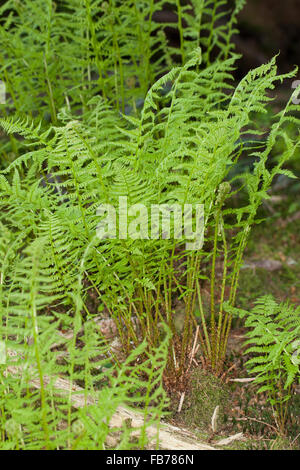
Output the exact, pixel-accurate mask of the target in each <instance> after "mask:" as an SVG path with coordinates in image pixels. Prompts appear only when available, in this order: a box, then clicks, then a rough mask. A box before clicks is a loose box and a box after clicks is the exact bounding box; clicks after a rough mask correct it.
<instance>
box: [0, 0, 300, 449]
mask: <svg viewBox="0 0 300 470" xmlns="http://www.w3.org/2000/svg"><path fill="white" fill-rule="evenodd" d="M168 3H170V2H168ZM243 3H244V2H243V1H242V0H237V1H236V2H235V3H234V9H233V11H230V12H227V11H225V9H224V7H225V5H227V1H226V2H225V1H224V0H218V1H210V0H203V1H202V2H196V1H195V2H194V1H193V2H192V6H193V8H194V12H195V16H193V15H192V12H191V10H190V8H189V7H188V6H183V5H182V4H181V2H180V1H176V2H175V1H174V2H173V4H172V5H173V7H174V8H175V11H176V12H177V20H178V21H177V28H178V31H179V35H180V41H181V45H180V60H178V54H175V51H174V50H172V49H171V48H169V47H168V44H167V41H166V37H165V35H164V31H163V26H162V25H161V24H158V23H157V22H155V21H154V14H155V13H156V12H157V11H159V10H160V9H161V8H162V7H163V5H164V2H163V1H161V2H154V1H151V2H139V3H137V2H132V1H131V0H128V1H127V0H126V1H124V2H118V1H115V0H111V1H109V2H100V1H98V0H94V1H91V0H86V1H85V2H81V1H73V0H72V2H71V1H69V0H67V1H65V2H64V3H63V5H58V6H55V4H54V2H52V1H51V0H47V1H46V2H44V3H43V4H40V5H37V3H36V2H34V1H32V0H25V1H24V2H22V3H21V2H17V1H12V0H11V1H8V2H6V4H5V6H3V7H1V8H2V10H1V11H2V13H3V14H4V13H5V15H4V16H3V18H2V19H1V29H0V33H1V38H2V39H3V44H4V48H3V53H2V57H1V68H0V74H1V79H2V80H3V81H4V82H5V83H6V85H7V90H8V100H7V104H6V105H5V106H3V107H2V110H3V117H2V118H1V120H0V125H1V127H2V128H3V130H4V132H5V135H6V136H7V137H5V139H4V146H3V152H2V157H3V158H2V168H3V171H2V172H1V175H0V191H1V198H0V224H1V227H4V229H3V230H4V231H3V233H4V236H5V238H4V239H2V240H1V242H0V249H1V253H3V256H2V257H1V263H2V264H1V282H0V288H1V302H2V303H1V308H2V312H4V314H3V315H4V316H5V318H7V322H5V323H4V324H5V325H6V324H7V325H8V326H9V328H10V329H9V337H10V341H12V343H14V342H15V343H16V344H15V346H16V347H17V348H18V347H19V346H20V345H22V347H23V343H22V341H23V340H24V338H27V337H28V335H30V334H32V333H31V332H32V331H36V330H35V327H34V330H32V329H33V325H35V326H36V325H38V322H39V321H42V322H44V323H43V329H45V331H49V332H50V330H49V328H50V324H51V321H50V318H52V319H53V317H51V315H50V317H49V318H48V317H47V315H46V309H47V308H49V309H50V310H51V311H52V313H53V315H54V318H57V319H59V321H60V322H61V324H59V325H60V327H61V325H63V326H64V324H65V323H66V324H70V325H72V326H71V328H72V329H73V330H74V331H75V336H74V337H76V334H77V332H78V331H79V329H80V328H81V327H82V324H83V323H84V322H89V321H90V320H91V319H92V317H93V316H95V313H96V312H95V311H90V308H89V305H88V296H89V293H90V292H91V291H92V292H93V295H95V296H96V298H97V302H98V308H99V312H100V314H102V315H109V317H110V318H111V319H113V321H114V322H115V325H116V328H117V331H118V339H119V340H120V343H121V347H122V352H123V353H124V354H125V356H126V357H131V354H132V352H134V350H136V351H139V354H140V357H139V361H142V362H141V364H142V363H143V361H144V360H145V361H146V362H145V364H148V363H147V360H148V359H149V357H151V355H152V354H153V352H155V351H156V350H157V351H159V350H160V349H159V348H160V345H161V344H166V343H165V342H164V340H165V338H166V332H165V329H164V327H163V325H164V324H167V326H168V331H171V333H172V340H170V341H169V344H168V358H167V367H166V368H165V379H168V380H169V379H170V380H171V383H172V384H173V385H174V387H175V386H177V385H178V384H179V385H180V386H181V385H182V383H183V382H184V380H182V377H183V378H184V375H185V373H186V371H187V370H188V369H189V367H190V363H191V359H192V356H191V352H192V351H191V349H192V342H193V339H194V333H195V331H198V330H199V329H197V326H198V323H197V322H199V323H200V326H201V328H200V333H199V336H198V337H197V338H196V340H199V341H200V345H201V354H202V358H203V362H204V364H206V365H207V367H210V368H211V369H212V370H213V371H214V372H215V373H216V374H220V373H221V371H222V369H223V368H224V363H225V360H226V346H227V341H228V336H229V332H230V328H231V320H232V315H231V314H230V313H228V312H227V311H226V310H225V309H224V302H225V301H228V303H229V305H231V306H234V303H235V299H236V292H237V287H238V279H239V270H240V266H241V263H242V258H243V252H244V249H245V247H246V244H247V240H248V237H249V233H250V229H251V226H252V225H253V224H254V223H255V222H256V213H257V209H258V207H259V205H260V204H261V202H262V200H263V199H264V198H267V197H268V193H267V191H268V189H269V188H270V186H271V184H272V181H273V178H274V177H275V175H276V174H278V173H285V174H289V173H287V172H286V171H285V170H284V164H285V162H286V161H288V159H289V158H291V157H292V156H293V154H294V152H295V149H296V148H297V146H299V141H296V140H295V138H294V136H293V135H291V134H290V133H289V131H288V129H287V128H286V124H287V123H290V122H291V123H292V125H293V126H297V125H299V120H297V119H296V118H294V117H293V113H294V111H295V110H296V109H298V108H297V107H296V105H293V104H292V98H291V100H290V101H289V103H288V104H287V106H286V108H285V109H284V110H283V111H282V112H280V113H279V114H278V115H276V116H274V123H273V124H272V126H271V128H270V129H269V130H268V131H266V130H265V129H264V130H263V131H262V130H259V129H257V125H256V121H255V115H256V114H257V113H265V112H266V110H267V106H268V104H269V102H270V101H271V96H270V93H271V92H272V90H274V88H275V86H276V83H277V82H281V81H282V80H283V79H285V78H291V77H292V76H294V75H295V73H296V71H293V72H291V73H289V74H286V75H278V74H277V67H276V58H274V59H272V60H271V61H270V62H268V63H267V64H264V65H262V66H261V67H259V68H257V69H255V70H252V71H250V72H249V73H248V74H247V75H246V77H245V78H244V79H243V80H242V81H241V82H240V83H239V84H238V85H237V86H234V85H233V83H234V81H233V71H234V68H235V67H236V61H237V59H238V56H237V55H236V54H234V51H233V44H232V43H231V37H232V34H233V33H235V32H236V31H235V24H236V15H237V14H238V12H239V11H240V9H241V7H242V5H243ZM173 26H174V25H173ZM177 52H178V51H177ZM295 93H296V92H295ZM24 114H25V117H24ZM249 135H250V136H251V137H250V138H249ZM278 142H281V149H282V152H281V155H280V157H279V158H278V159H277V163H276V164H275V165H274V166H273V167H271V166H270V164H269V160H270V156H271V154H272V152H273V151H274V148H275V146H277V145H278ZM245 154H248V155H249V154H250V155H251V156H253V157H254V158H255V165H254V170H253V171H252V172H248V173H243V174H240V175H238V176H234V178H233V177H232V176H231V175H232V174H233V173H234V172H232V171H231V170H232V169H234V168H235V166H236V164H237V162H238V160H239V158H240V157H241V156H242V155H245ZM289 175H290V174H289ZM236 182H238V187H237V189H235V188H234V189H233V187H234V184H235V185H236ZM240 190H243V191H245V193H246V203H245V204H244V206H242V207H239V208H236V206H235V205H234V202H233V197H234V196H235V194H236V193H237V192H239V191H240ZM120 197H127V198H128V202H129V204H130V205H131V204H136V203H140V202H142V203H143V204H144V205H145V206H146V207H147V208H150V206H151V205H152V204H173V203H176V204H178V205H179V206H180V207H182V206H183V205H184V204H186V203H189V204H202V205H203V206H204V214H205V217H204V243H203V247H202V248H201V249H200V250H196V251H190V250H187V249H186V248H185V242H186V240H185V239H182V240H178V241H177V240H172V239H154V240H152V239H151V238H150V237H148V238H143V237H140V238H138V239H134V240H133V239H130V238H126V237H125V238H124V239H123V238H121V237H120V239H104V240H100V239H99V238H98V237H97V225H98V223H99V217H98V216H97V209H98V207H99V205H100V204H106V203H110V204H112V205H115V206H117V205H118V201H119V198H120ZM194 221H195V216H194ZM6 240H8V241H9V242H10V243H9V244H8V243H7V242H6ZM38 247H40V248H38ZM37 249H38V251H36V250H37ZM29 253H30V254H29ZM32 253H34V256H33V258H34V262H33V264H30V263H32V261H31V258H30V257H32ZM36 253H38V256H37V255H36ZM37 259H38V264H36V262H37ZM218 263H219V264H220V265H221V266H222V269H221V271H222V275H221V277H218V276H217V269H216V266H217V264H218ZM30 266H33V267H34V269H35V271H34V273H33V271H32V269H31V267H30ZM37 266H38V267H37ZM32 273H33V274H32ZM79 273H80V276H79ZM40 276H41V278H40ZM78 276H79V277H78ZM47 279H48V280H49V284H48V285H47V282H46V280H47ZM207 285H208V290H209V302H206V303H205V302H204V295H203V294H204V292H205V291H207ZM78 286H80V288H79V287H78ZM78 289H79V292H80V294H78ZM36 296H38V305H39V306H40V308H39V311H38V315H37V314H36V311H37V310H36V307H37V304H36V301H35V298H36ZM75 299H76V300H75ZM176 302H181V303H182V304H183V309H184V324H183V330H182V331H181V332H178V331H177V329H176V315H177V312H176ZM61 310H62V311H63V313H62V312H61ZM20 312H21V313H22V315H23V316H24V318H26V324H25V326H24V325H23V323H22V321H20V316H19V313H20ZM28 312H33V313H34V312H35V314H34V315H33V313H32V315H31V317H30V318H27V317H28ZM97 313H98V312H97ZM47 318H48V319H47ZM199 319H200V320H199ZM53 321H54V320H53ZM34 322H35V323H34ZM69 322H70V323H69ZM73 322H74V324H73ZM53 325H55V323H53ZM53 325H52V326H53ZM18 328H19V332H20V335H19V336H20V338H21V339H20V338H19V337H17V338H15V337H14V333H13V332H14V331H15V332H18ZM53 328H54V327H53ZM91 337H92V336H91ZM167 337H168V338H169V336H168V335H167ZM54 339H55V338H54V336H53V337H52V336H51V340H50V337H49V340H47V341H48V342H47V345H48V344H50V343H51V341H52V340H53V341H54ZM143 339H146V343H145V348H144V349H143V350H142V351H141V350H140V349H139V346H140V344H141V343H143ZM73 341H75V340H73ZM34 344H38V343H34ZM72 344H73V345H72V347H71V349H70V351H69V354H71V357H72V360H71V364H72V366H69V367H68V368H66V370H64V372H66V373H67V374H69V375H71V376H72V377H73V376H75V375H76V373H77V370H78V368H79V369H80V367H84V370H86V367H88V366H87V362H88V361H87V352H86V356H84V357H83V356H79V358H78V360H77V359H76V354H75V352H74V351H75V345H76V343H75V342H74V343H72ZM12 346H13V345H12ZM91 347H92V346H91ZM106 347H107V348H108V351H110V354H111V353H112V351H111V348H110V345H107V344H106ZM99 348H100V346H99ZM100 349H101V348H100ZM87 350H88V349H87ZM35 351H36V352H37V353H39V349H37V348H36V346H35ZM46 352H47V348H46V346H45V349H44V350H43V351H42V356H41V354H39V356H41V357H43V354H46ZM149 355H150V356H149ZM154 357H155V356H154ZM147 358H148V359H147ZM113 359H114V360H115V361H116V364H118V358H115V357H114V358H113ZM36 362H38V360H37V358H36ZM48 363H49V364H50V363H51V359H50V358H49V357H48V356H46V360H45V361H44V363H43V364H45V365H42V366H41V367H40V375H43V370H44V367H45V372H47V364H48ZM118 365H119V366H120V364H118ZM49 367H50V366H49ZM55 367H56V366H55ZM145 367H146V366H145ZM147 367H148V366H147ZM147 367H146V368H147ZM159 370H160V369H159ZM140 373H141V374H142V368H141V369H140ZM146 375H147V374H146ZM168 375H169V377H168ZM86 377H87V379H86V380H87V381H88V383H90V384H91V383H92V379H91V375H90V372H88V374H87V376H86ZM81 378H82V377H81ZM12 389H13V387H12ZM21 392H22V391H21ZM21 392H20V393H19V392H18V395H19V396H20V395H21ZM42 403H43V405H42V413H43V420H44V421H43V422H44V423H45V424H44V425H43V426H44V433H45V439H46V440H47V442H48V441H49V440H50V438H49V437H47V436H50V434H49V432H48V431H47V426H48V424H47V423H48V411H49V410H48V405H47V399H46V395H45V396H44V398H43V400H42ZM68 406H69V408H68V413H70V405H68ZM69 416H70V415H69ZM70 423H71V420H70V417H69V418H68V426H69V428H70Z"/></svg>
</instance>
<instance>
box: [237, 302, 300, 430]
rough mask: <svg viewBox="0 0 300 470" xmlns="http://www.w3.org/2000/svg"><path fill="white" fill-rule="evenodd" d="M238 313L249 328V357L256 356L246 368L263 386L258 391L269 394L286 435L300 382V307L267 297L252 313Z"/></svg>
mask: <svg viewBox="0 0 300 470" xmlns="http://www.w3.org/2000/svg"><path fill="white" fill-rule="evenodd" d="M237 312H238V313H239V315H240V316H241V317H244V318H245V326H246V327H247V328H249V331H248V333H247V337H248V338H249V339H248V340H247V341H246V343H245V344H246V345H248V349H247V350H246V354H251V356H253V357H252V358H251V359H249V360H248V361H247V363H246V367H247V368H248V369H249V371H250V372H251V374H255V383H257V384H259V385H260V388H259V390H258V392H259V393H262V392H266V393H267V396H268V400H269V402H270V404H271V405H272V407H273V408H274V411H275V419H276V422H277V425H278V427H279V430H280V431H281V432H284V430H285V423H286V419H287V405H288V401H289V400H290V399H291V397H292V385H293V384H295V383H297V382H298V383H299V381H300V374H299V357H298V356H297V355H299V344H298V343H299V337H300V318H299V315H300V308H299V307H297V308H295V307H293V306H292V305H290V304H288V303H281V304H277V303H276V302H275V300H274V299H273V298H272V297H270V296H265V297H261V298H259V299H258V300H257V301H256V303H255V307H254V308H253V309H252V310H251V311H250V312H245V311H238V309H237ZM297 348H298V350H297Z"/></svg>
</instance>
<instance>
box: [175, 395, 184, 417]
mask: <svg viewBox="0 0 300 470" xmlns="http://www.w3.org/2000/svg"><path fill="white" fill-rule="evenodd" d="M184 397H185V392H183V393H182V394H181V397H180V402H179V406H178V410H177V412H178V413H180V412H181V409H182V405H183V402H184Z"/></svg>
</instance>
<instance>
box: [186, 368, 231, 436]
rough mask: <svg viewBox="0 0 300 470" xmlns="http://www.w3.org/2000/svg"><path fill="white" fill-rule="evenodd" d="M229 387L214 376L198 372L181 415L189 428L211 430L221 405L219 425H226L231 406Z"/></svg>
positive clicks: (194, 374)
mask: <svg viewBox="0 0 300 470" xmlns="http://www.w3.org/2000/svg"><path fill="white" fill-rule="evenodd" d="M229 396H230V395H229V389H228V387H227V386H226V385H225V384H224V383H223V382H222V381H221V380H220V379H218V378H217V377H215V376H214V375H212V374H210V373H207V372H204V371H202V370H196V371H195V372H194V373H193V375H192V377H191V382H190V390H189V392H188V393H187V395H186V398H185V401H184V406H183V408H182V411H181V414H182V416H181V417H182V419H183V420H184V422H185V423H186V425H188V426H197V427H198V428H200V429H201V428H205V429H206V430H210V429H211V418H212V415H213V412H214V410H215V408H216V406H218V405H219V407H220V409H219V417H218V424H219V426H220V424H222V423H224V418H225V412H226V409H227V407H228V405H229Z"/></svg>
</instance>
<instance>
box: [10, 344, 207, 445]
mask: <svg viewBox="0 0 300 470" xmlns="http://www.w3.org/2000/svg"><path fill="white" fill-rule="evenodd" d="M8 355H9V356H18V354H17V353H16V352H15V351H8ZM21 372H22V368H21V366H8V367H7V369H6V373H9V374H12V375H20V373H21ZM43 380H44V385H47V384H49V383H50V380H51V378H50V377H47V376H44V377H43ZM30 384H31V385H32V386H33V387H35V388H37V389H39V388H40V381H39V379H32V380H30ZM52 385H53V387H54V388H55V390H56V393H57V394H58V395H66V394H69V393H70V390H71V391H72V393H71V396H70V399H71V402H72V405H73V406H74V407H75V408H83V407H84V406H88V405H94V404H96V403H97V401H96V400H95V399H94V398H92V397H91V396H89V395H88V396H86V395H85V394H84V389H83V388H82V387H79V386H78V385H75V384H73V383H72V384H71V383H70V381H69V380H67V379H64V378H60V377H57V378H56V380H55V382H54V383H53V384H52ZM128 420H130V425H131V428H137V430H136V431H135V430H133V431H132V436H133V437H134V436H139V433H140V429H141V428H142V427H143V424H144V417H143V415H142V414H141V413H139V412H136V411H132V410H129V409H127V408H124V407H122V406H119V407H118V408H117V410H116V412H115V414H114V415H113V416H112V418H111V420H110V423H109V426H110V427H111V428H122V426H123V424H124V423H125V422H128ZM146 433H147V436H148V440H149V444H148V448H149V449H151V448H154V447H153V446H155V443H156V440H157V427H156V426H152V425H150V426H148V427H147V429H146ZM108 443H109V445H111V444H114V442H113V440H112V437H109V438H108ZM159 445H160V448H161V449H165V450H215V449H214V448H213V447H211V446H209V445H208V444H203V443H201V442H199V441H198V439H197V438H196V436H194V435H193V434H192V433H190V432H189V431H186V430H184V429H180V428H178V427H176V426H172V425H170V424H165V423H161V426H160V430H159Z"/></svg>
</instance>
